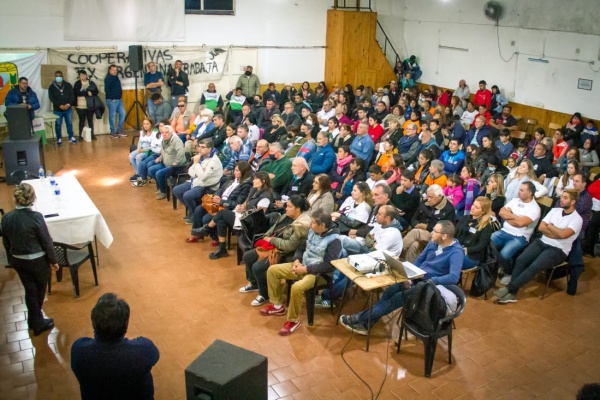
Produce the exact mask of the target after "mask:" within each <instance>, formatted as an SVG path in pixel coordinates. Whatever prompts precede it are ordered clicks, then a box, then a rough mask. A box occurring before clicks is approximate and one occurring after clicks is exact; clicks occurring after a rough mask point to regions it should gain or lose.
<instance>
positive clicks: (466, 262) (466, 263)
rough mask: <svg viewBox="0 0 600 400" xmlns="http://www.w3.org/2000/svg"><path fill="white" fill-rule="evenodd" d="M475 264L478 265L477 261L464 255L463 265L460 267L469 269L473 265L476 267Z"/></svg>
mask: <svg viewBox="0 0 600 400" xmlns="http://www.w3.org/2000/svg"><path fill="white" fill-rule="evenodd" d="M477 265H479V261H476V260H473V259H472V258H471V257H469V256H465V259H464V261H463V265H462V269H471V268H473V267H476V266H477Z"/></svg>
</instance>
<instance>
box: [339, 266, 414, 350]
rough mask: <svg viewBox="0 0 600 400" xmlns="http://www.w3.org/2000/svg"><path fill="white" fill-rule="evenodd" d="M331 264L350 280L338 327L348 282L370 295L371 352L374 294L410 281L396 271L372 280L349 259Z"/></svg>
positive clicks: (369, 328)
mask: <svg viewBox="0 0 600 400" xmlns="http://www.w3.org/2000/svg"><path fill="white" fill-rule="evenodd" d="M331 264H332V265H333V266H334V267H335V268H336V269H338V270H339V271H340V272H341V273H342V274H344V275H345V276H346V278H348V280H346V284H345V285H344V292H343V294H342V301H341V303H340V309H339V310H338V316H337V320H336V322H335V323H336V325H337V324H338V323H339V320H340V316H341V314H342V307H343V305H344V300H345V299H346V291H347V289H348V282H352V283H356V285H357V286H358V287H359V288H361V289H362V290H364V291H365V292H368V293H369V320H368V323H367V349H366V350H367V351H369V342H370V339H371V326H370V325H371V309H372V308H373V293H374V291H375V290H376V289H382V288H385V287H388V286H391V285H393V284H395V283H403V282H406V281H408V279H406V278H405V277H403V276H400V275H399V274H398V273H396V272H395V271H391V272H390V273H388V274H387V275H378V276H375V277H372V278H369V277H367V276H366V275H365V274H363V273H361V272H358V271H357V270H356V268H354V267H353V266H352V265H350V264H349V263H348V259H347V258H342V259H340V260H335V261H332V262H331Z"/></svg>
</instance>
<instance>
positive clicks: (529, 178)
mask: <svg viewBox="0 0 600 400" xmlns="http://www.w3.org/2000/svg"><path fill="white" fill-rule="evenodd" d="M524 182H531V183H533V184H534V186H535V194H534V196H535V197H536V198H538V197H541V196H543V195H545V194H546V193H548V189H546V187H545V186H544V185H542V184H541V183H539V182H538V180H537V177H536V176H535V170H534V169H533V163H532V162H531V160H529V159H525V160H523V161H521V164H519V166H518V167H517V171H516V173H515V175H514V176H513V177H512V178H510V177H509V178H506V180H505V182H504V193H505V196H506V203H508V202H509V201H511V200H512V199H514V198H515V197H517V196H518V194H519V187H520V186H521V183H524Z"/></svg>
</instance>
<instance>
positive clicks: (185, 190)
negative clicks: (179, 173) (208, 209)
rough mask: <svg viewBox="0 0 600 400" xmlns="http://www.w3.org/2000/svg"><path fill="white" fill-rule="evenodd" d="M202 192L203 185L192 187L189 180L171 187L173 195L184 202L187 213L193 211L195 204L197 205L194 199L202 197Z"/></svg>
mask: <svg viewBox="0 0 600 400" xmlns="http://www.w3.org/2000/svg"><path fill="white" fill-rule="evenodd" d="M203 193H204V187H202V186H196V187H192V184H191V182H184V183H182V184H181V185H177V186H175V187H174V188H173V196H175V197H176V198H177V200H179V201H180V202H182V203H183V204H185V207H186V208H187V213H188V214H191V213H192V212H194V210H195V209H196V206H197V205H198V204H196V201H197V200H200V199H201V198H202V194H203Z"/></svg>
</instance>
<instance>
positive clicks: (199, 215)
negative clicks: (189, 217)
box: [192, 205, 213, 230]
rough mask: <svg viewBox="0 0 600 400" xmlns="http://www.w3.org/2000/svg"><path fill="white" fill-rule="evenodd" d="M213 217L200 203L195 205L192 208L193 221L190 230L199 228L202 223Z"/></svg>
mask: <svg viewBox="0 0 600 400" xmlns="http://www.w3.org/2000/svg"><path fill="white" fill-rule="evenodd" d="M212 219H213V217H212V215H210V214H209V213H208V212H207V211H206V210H205V209H204V207H202V205H199V206H197V207H196V208H195V209H194V222H193V224H192V230H194V229H200V228H202V227H203V226H204V225H206V224H208V223H209V222H210V221H211V220H212Z"/></svg>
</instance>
